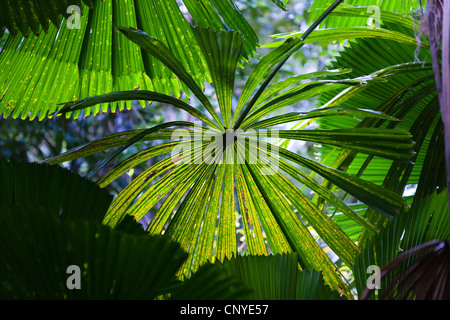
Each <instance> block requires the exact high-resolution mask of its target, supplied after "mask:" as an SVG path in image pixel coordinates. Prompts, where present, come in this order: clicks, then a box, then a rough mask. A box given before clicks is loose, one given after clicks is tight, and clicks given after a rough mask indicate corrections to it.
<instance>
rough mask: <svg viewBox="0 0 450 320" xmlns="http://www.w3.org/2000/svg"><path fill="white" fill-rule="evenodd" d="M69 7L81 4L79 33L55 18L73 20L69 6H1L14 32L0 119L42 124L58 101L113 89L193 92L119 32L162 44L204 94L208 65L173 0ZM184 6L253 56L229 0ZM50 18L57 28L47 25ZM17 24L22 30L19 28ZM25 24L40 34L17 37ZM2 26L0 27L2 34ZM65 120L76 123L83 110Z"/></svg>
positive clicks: (2, 63)
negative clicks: (134, 31)
mask: <svg viewBox="0 0 450 320" xmlns="http://www.w3.org/2000/svg"><path fill="white" fill-rule="evenodd" d="M41 4H42V5H41ZM47 4H48V6H47ZM70 4H72V5H79V6H80V7H81V9H82V11H83V15H82V16H81V17H80V23H79V26H80V28H79V29H77V28H69V27H68V25H67V22H68V21H67V20H65V19H61V18H59V16H60V14H64V16H65V17H66V18H68V16H70V15H69V14H67V13H66V12H65V11H66V10H67V7H68V6H69V3H68V2H61V1H54V0H51V1H47V2H42V1H41V2H39V5H38V3H37V1H35V0H27V1H25V0H21V1H6V2H5V3H3V4H2V10H0V11H1V12H2V16H3V15H5V19H1V21H2V23H6V25H7V26H8V29H11V30H10V32H11V34H10V36H9V38H8V39H7V42H6V44H5V46H4V48H3V50H2V52H1V54H0V70H2V71H1V73H0V79H1V80H2V81H1V83H2V85H1V86H0V114H2V115H3V116H4V117H10V116H11V117H13V118H21V119H27V118H29V119H40V120H42V119H44V118H45V117H52V116H53V114H54V113H55V111H58V110H59V109H60V108H61V107H60V106H58V104H59V103H62V102H66V101H74V100H78V99H81V98H84V97H88V96H97V95H103V94H107V93H110V92H117V91H126V90H137V89H142V90H149V91H156V92H159V93H162V94H166V95H171V94H174V95H175V96H177V97H179V96H180V94H181V93H180V92H181V90H182V91H183V92H185V93H186V94H187V95H189V94H190V92H189V91H188V90H187V89H188V88H189V87H187V86H186V84H187V83H186V82H182V81H184V80H186V79H181V80H182V81H181V82H180V81H179V80H180V79H178V76H179V75H178V74H177V75H175V74H174V73H173V72H172V70H171V69H170V68H167V66H165V65H164V64H162V63H161V62H160V61H159V60H158V59H157V58H155V57H154V56H152V54H155V52H152V53H151V54H148V53H147V52H145V51H144V50H142V49H141V48H140V47H139V46H138V45H136V44H133V43H132V42H130V41H128V40H127V39H126V38H125V37H124V36H122V35H120V34H118V33H117V32H116V31H115V27H116V26H129V27H131V28H137V27H139V28H140V29H142V30H144V31H145V32H147V33H148V34H150V35H151V36H153V37H154V38H156V39H157V40H158V41H159V42H160V45H161V46H167V47H168V48H169V49H170V52H171V53H172V52H173V56H174V57H176V60H177V61H179V64H181V65H182V66H183V68H184V69H186V71H187V73H188V74H189V75H192V78H193V79H192V80H193V81H194V82H195V84H196V86H199V87H200V88H203V86H204V83H205V81H207V82H211V75H210V74H209V71H208V68H207V63H206V60H205V58H204V57H203V55H202V53H201V49H200V47H199V45H198V43H197V41H196V39H195V36H194V34H193V32H192V31H191V26H190V24H189V23H188V21H187V20H186V18H185V17H184V16H183V14H182V13H181V11H180V8H179V5H178V4H177V2H176V1H175V0H169V1H154V2H149V1H147V0H136V1H128V2H123V1H118V0H105V1H85V4H81V1H77V2H75V3H70ZM185 4H186V7H187V8H188V9H189V11H190V14H191V16H192V18H193V20H194V22H196V23H198V24H199V25H202V26H208V27H210V28H212V30H216V31H220V30H229V29H233V30H237V31H240V32H241V34H243V50H242V52H241V53H242V55H241V59H244V60H248V59H250V58H251V57H252V56H253V54H254V53H255V50H256V47H257V45H258V39H257V37H256V35H255V33H254V31H253V30H252V28H251V27H250V25H249V24H248V23H247V21H246V20H245V19H244V18H243V16H242V15H241V13H240V12H239V10H238V9H237V7H236V6H235V4H234V3H233V2H232V1H227V2H226V3H222V1H212V0H211V1H202V5H199V4H198V3H197V2H193V1H185ZM88 5H89V6H88ZM203 9H204V10H206V12H203ZM3 13H4V14H3ZM26 17H32V18H33V19H32V20H30V19H27V18H26ZM111 17H114V19H113V20H111ZM49 19H51V21H53V22H54V24H55V25H49V24H48V23H46V22H48V20H49ZM9 20H11V21H9ZM37 21H39V22H40V23H41V24H42V25H39V24H38V23H37ZM19 23H20V24H23V26H22V25H21V26H20V29H19ZM29 25H32V26H33V31H38V32H34V33H36V34H39V35H38V36H37V35H34V34H31V35H29V36H28V37H25V38H21V37H19V36H17V34H18V30H21V31H22V32H23V34H28V33H27V31H26V30H28V26H29ZM4 26H5V25H0V30H3V29H4ZM38 27H39V30H37V29H36V28H38ZM122 31H123V30H122ZM166 52H169V51H166ZM171 60H172V61H175V60H174V59H171ZM190 88H191V89H192V86H191V87H190ZM200 92H201V90H200V91H198V90H197V91H195V92H194V93H195V94H199V93H200ZM146 102H147V101H141V105H142V106H145V103H146ZM149 102H151V101H149ZM203 102H205V103H207V102H208V101H207V100H203ZM125 108H127V109H130V108H131V101H124V102H121V103H118V104H114V105H111V106H109V104H108V103H105V104H103V105H95V106H93V107H92V108H86V109H85V110H84V112H83V113H84V115H85V116H88V115H90V114H94V115H96V114H98V113H100V112H107V111H108V110H110V111H111V112H116V111H122V110H124V109H125ZM69 115H71V116H73V117H75V118H77V117H79V116H80V115H81V111H77V112H74V113H73V114H70V113H69V114H67V116H69ZM216 120H217V119H216Z"/></svg>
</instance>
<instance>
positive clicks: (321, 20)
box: [301, 0, 344, 41]
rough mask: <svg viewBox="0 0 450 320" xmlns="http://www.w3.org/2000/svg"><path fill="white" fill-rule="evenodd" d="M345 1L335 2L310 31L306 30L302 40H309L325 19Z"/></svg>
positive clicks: (338, 0)
mask: <svg viewBox="0 0 450 320" xmlns="http://www.w3.org/2000/svg"><path fill="white" fill-rule="evenodd" d="M343 1H344V0H337V1H335V2H334V3H333V4H332V5H331V6H330V7H329V8H328V9H327V10H325V12H324V13H322V15H321V16H320V17H319V19H317V20H316V21H314V23H313V24H312V25H311V26H310V27H309V28H308V30H306V32H305V33H304V34H303V35H302V37H301V40H302V41H305V40H306V38H308V36H309V35H310V34H311V33H312V32H313V31H314V30H315V29H316V28H317V27H318V26H319V25H320V24H321V23H322V22H323V20H325V18H326V17H328V15H329V14H330V13H331V12H333V10H334V9H336V8H337V6H338V5H340V4H341V3H342V2H343Z"/></svg>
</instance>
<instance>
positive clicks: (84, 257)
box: [0, 160, 248, 299]
mask: <svg viewBox="0 0 450 320" xmlns="http://www.w3.org/2000/svg"><path fill="white" fill-rule="evenodd" d="M0 182H1V185H2V186H5V187H6V189H2V190H5V192H2V194H1V195H0V197H1V207H0V221H1V227H0V229H1V232H0V259H1V260H2V264H1V266H0V273H1V275H0V296H1V297H2V298H3V299H155V298H157V297H158V296H161V295H163V294H167V293H173V294H174V295H175V296H180V295H181V294H182V292H191V291H197V290H198V288H199V287H201V288H205V287H206V286H212V287H213V288H215V290H214V291H210V292H208V291H206V292H202V293H200V291H197V294H200V295H201V296H200V297H201V298H203V299H236V298H240V297H243V295H244V294H246V293H247V292H248V289H246V288H245V287H244V286H243V285H242V284H241V282H240V281H238V280H237V279H235V278H233V277H230V276H227V274H226V272H225V271H224V270H222V269H220V268H219V267H218V266H214V265H211V264H207V265H204V266H203V267H202V268H201V269H200V270H198V271H197V272H196V273H195V276H194V277H193V278H190V279H181V280H182V281H174V280H176V278H175V276H176V273H177V271H178V269H179V268H180V267H181V266H182V265H183V263H184V261H185V260H186V258H187V256H188V255H187V254H186V252H185V251H184V250H183V249H182V248H181V247H180V245H179V244H177V243H175V242H174V241H172V240H170V239H168V238H167V237H162V236H152V237H149V235H148V233H146V232H145V231H144V230H143V229H142V227H141V226H140V225H139V224H137V223H136V222H135V221H134V220H133V219H129V216H128V217H125V219H123V220H122V223H120V224H119V225H117V226H116V228H115V229H116V230H113V229H111V228H109V227H107V226H105V225H102V224H101V223H100V222H101V219H103V217H104V216H105V213H106V209H107V206H108V205H109V203H110V202H111V199H112V197H111V196H110V195H109V194H108V193H107V192H106V191H105V190H103V189H100V188H99V187H98V186H97V185H96V184H94V183H92V182H90V181H88V180H86V179H84V178H81V177H80V176H78V175H77V174H75V173H72V172H69V171H68V170H65V169H62V168H60V167H58V166H48V165H38V164H29V163H15V162H6V161H4V160H0ZM36 186H39V187H40V188H39V189H36V188H35V187H36ZM20 190H29V192H28V193H24V192H19V191H20ZM8 191H12V192H10V193H8ZM78 197H80V198H79V199H83V200H84V201H76V202H74V201H73V199H78ZM105 205H106V206H105ZM71 266H72V267H78V268H79V270H80V273H79V274H78V275H79V282H78V284H79V287H77V289H73V288H71V287H70V286H69V285H68V283H69V284H74V283H77V281H75V282H73V281H72V280H70V278H71V275H72V272H73V271H71V270H70V269H69V267H71Z"/></svg>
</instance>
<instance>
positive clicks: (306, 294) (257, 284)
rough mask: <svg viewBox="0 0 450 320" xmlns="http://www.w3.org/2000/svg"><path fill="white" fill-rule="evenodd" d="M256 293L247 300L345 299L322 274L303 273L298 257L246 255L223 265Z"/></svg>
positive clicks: (291, 255)
mask: <svg viewBox="0 0 450 320" xmlns="http://www.w3.org/2000/svg"><path fill="white" fill-rule="evenodd" d="M222 265H223V268H224V269H226V270H227V273H228V274H229V275H233V276H235V277H237V278H238V279H240V280H241V281H243V283H244V284H245V285H246V286H247V287H249V288H251V289H252V290H253V292H252V293H250V294H248V295H246V296H245V298H244V299H247V300H338V299H341V296H340V294H339V293H338V292H336V291H333V290H331V289H330V287H328V286H326V285H325V284H324V282H323V278H322V275H321V273H320V272H316V271H299V270H298V257H297V255H296V254H284V255H274V256H269V257H262V256H245V257H237V258H234V259H226V260H224V261H223V263H222Z"/></svg>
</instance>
